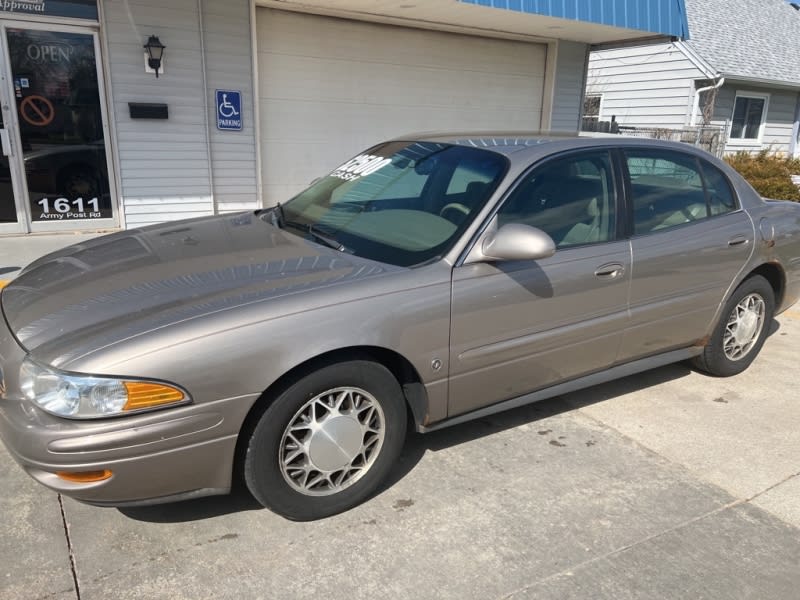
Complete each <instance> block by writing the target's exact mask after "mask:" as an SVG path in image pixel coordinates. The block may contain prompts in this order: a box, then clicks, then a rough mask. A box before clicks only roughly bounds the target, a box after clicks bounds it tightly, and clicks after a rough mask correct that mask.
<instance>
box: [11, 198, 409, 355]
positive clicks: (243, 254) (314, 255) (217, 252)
mask: <svg viewBox="0 0 800 600" xmlns="http://www.w3.org/2000/svg"><path fill="white" fill-rule="evenodd" d="M406 270H407V269H403V268H400V267H393V266H390V265H385V264H382V263H376V262H372V261H369V260H365V259H361V258H358V257H354V256H351V255H348V254H342V253H341V252H338V251H335V250H333V249H329V248H325V247H322V246H319V245H318V244H315V243H312V242H310V241H308V240H306V239H304V238H302V237H300V236H297V235H293V234H291V233H288V232H285V231H283V230H280V229H277V228H276V227H274V226H272V225H270V224H269V223H267V222H265V221H264V220H263V219H262V218H260V217H259V216H257V215H256V214H255V213H252V212H249V213H240V214H235V215H228V216H218V217H207V218H200V219H193V220H188V221H179V222H173V223H166V224H163V225H157V226H153V227H147V228H143V229H138V230H131V231H126V232H121V233H116V234H112V235H108V236H103V237H99V238H95V239H93V240H91V241H88V242H86V243H81V244H78V245H75V246H70V247H68V248H65V249H63V250H61V251H58V252H55V253H53V254H49V255H47V256H45V257H43V258H40V259H39V260H37V261H36V262H34V263H32V264H31V265H29V266H28V267H27V268H26V269H25V270H24V271H23V272H22V273H21V274H20V275H19V277H17V279H15V280H14V281H13V282H12V283H11V284H10V285H9V286H8V287H7V288H6V289H5V290H3V294H2V307H3V312H4V315H5V318H6V320H7V322H8V324H9V326H10V328H11V330H12V332H13V333H14V335H15V336H16V337H17V340H18V341H19V342H20V344H21V345H22V346H23V347H25V348H26V349H27V350H28V351H32V352H34V353H35V354H36V355H37V356H41V357H42V358H45V357H53V356H60V357H62V358H63V359H66V358H67V357H66V356H65V355H64V353H65V352H67V353H69V352H70V351H74V352H78V351H86V350H87V349H89V348H92V347H94V348H98V347H103V346H105V345H108V344H113V343H115V342H117V341H120V340H123V339H127V338H130V337H132V336H137V335H141V334H143V333H147V332H148V331H151V330H154V329H157V328H162V327H165V326H169V325H171V324H175V323H179V322H183V321H186V320H187V319H192V318H198V317H202V316H206V315H209V314H211V313H217V312H220V311H227V310H231V309H235V308H237V307H239V306H242V305H245V304H247V305H250V304H253V303H254V302H266V301H269V300H272V299H275V298H278V297H282V296H287V295H290V294H298V293H309V292H313V291H316V290H319V289H320V288H330V287H331V286H342V285H346V284H348V283H352V282H355V281H363V280H365V279H369V278H375V277H380V276H385V275H386V274H387V273H389V272H394V271H406ZM68 349H72V350H68ZM56 350H58V351H56ZM59 362H61V361H59Z"/></svg>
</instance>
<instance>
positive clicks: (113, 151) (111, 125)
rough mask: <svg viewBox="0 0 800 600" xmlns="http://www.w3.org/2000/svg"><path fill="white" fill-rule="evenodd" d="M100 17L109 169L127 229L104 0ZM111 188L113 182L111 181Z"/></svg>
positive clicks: (119, 214)
mask: <svg viewBox="0 0 800 600" xmlns="http://www.w3.org/2000/svg"><path fill="white" fill-rule="evenodd" d="M97 10H98V13H97V14H98V17H99V19H100V24H101V27H100V29H99V31H98V38H99V39H100V63H101V64H102V75H103V77H102V79H103V82H104V85H105V90H106V93H105V97H104V98H103V99H104V100H105V104H106V106H105V110H106V111H107V113H108V115H109V119H108V144H107V145H108V146H109V149H110V152H107V155H108V156H107V157H106V158H107V160H108V162H109V165H110V167H111V169H110V170H109V178H112V177H113V180H114V183H113V188H112V189H111V192H112V193H113V194H114V195H115V196H116V201H117V209H116V213H115V214H116V216H117V222H118V223H119V227H120V228H121V229H127V222H126V220H125V209H124V206H123V202H122V165H121V163H120V160H119V152H118V151H117V148H119V144H118V143H117V140H118V137H119V136H118V135H117V116H116V114H115V113H114V89H113V86H112V83H111V62H110V58H109V57H110V56H111V52H110V50H109V47H108V36H107V35H105V18H106V17H105V5H104V4H103V2H98V3H97ZM109 188H111V183H110V182H109Z"/></svg>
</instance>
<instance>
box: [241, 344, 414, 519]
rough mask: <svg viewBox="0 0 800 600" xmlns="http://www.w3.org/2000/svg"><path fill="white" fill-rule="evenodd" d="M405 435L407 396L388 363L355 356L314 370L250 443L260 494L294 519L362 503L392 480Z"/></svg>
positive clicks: (248, 457)
mask: <svg viewBox="0 0 800 600" xmlns="http://www.w3.org/2000/svg"><path fill="white" fill-rule="evenodd" d="M405 433H406V411H405V401H404V399H403V393H402V390H401V389H400V385H399V384H398V382H397V380H396V379H395V378H394V376H393V375H392V373H391V372H390V371H389V370H388V369H386V368H385V367H384V366H382V365H380V364H377V363H374V362H370V361H366V360H354V361H348V362H342V363H337V364H333V365H329V366H326V367H323V368H321V369H319V370H317V371H314V372H312V373H310V374H309V375H307V376H306V377H304V378H302V379H300V380H299V381H297V382H296V383H295V384H294V385H291V386H290V387H289V388H288V389H286V390H285V391H284V392H283V393H281V394H280V395H279V396H278V397H277V398H276V399H275V401H274V402H273V403H272V404H271V405H270V407H269V408H268V409H267V410H266V411H265V412H264V414H263V415H262V417H261V419H260V420H259V422H258V424H257V425H256V427H255V429H254V430H253V433H252V434H251V436H250V439H249V441H248V444H247V449H246V453H245V459H244V475H245V482H246V483H247V487H248V489H249V490H250V492H251V493H252V494H253V496H254V497H255V498H256V499H257V500H258V501H259V502H260V503H261V504H263V505H264V506H266V507H267V508H269V509H271V510H272V511H274V512H276V513H278V514H280V515H282V516H284V517H286V518H288V519H292V520H295V521H308V520H313V519H319V518H323V517H327V516H330V515H334V514H337V513H340V512H343V511H345V510H348V509H349V508H352V507H353V506H355V505H357V504H359V503H361V502H363V501H364V500H365V499H366V498H368V497H369V496H370V494H372V493H373V492H374V491H375V490H376V489H377V488H378V486H379V485H380V484H381V482H382V481H383V480H384V479H385V477H386V476H387V474H388V473H389V471H390V470H391V468H392V466H393V465H394V463H395V461H396V460H397V457H398V456H399V454H400V450H401V449H402V446H403V442H404V440H405Z"/></svg>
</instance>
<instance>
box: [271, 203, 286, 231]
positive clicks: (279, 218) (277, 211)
mask: <svg viewBox="0 0 800 600" xmlns="http://www.w3.org/2000/svg"><path fill="white" fill-rule="evenodd" d="M270 219H271V221H272V224H273V225H274V226H275V227H277V228H278V229H283V228H284V227H285V226H286V214H284V212H283V206H281V203H280V202H278V203H277V204H276V205H275V208H273V209H272V213H271V214H270Z"/></svg>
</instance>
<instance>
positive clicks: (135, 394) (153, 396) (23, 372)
mask: <svg viewBox="0 0 800 600" xmlns="http://www.w3.org/2000/svg"><path fill="white" fill-rule="evenodd" d="M19 382H20V387H21V388H22V392H23V393H24V394H25V397H26V398H28V400H30V401H31V402H33V403H34V404H36V405H37V406H38V407H40V408H41V409H42V410H45V411H47V412H49V413H51V414H53V415H56V416H59V417H70V418H73V419H99V418H102V417H111V416H115V415H123V414H129V413H135V412H141V411H143V410H148V409H153V408H159V407H162V406H167V405H171V404H183V403H186V402H189V400H190V399H189V396H188V395H187V394H186V392H184V391H183V390H181V389H179V388H177V387H174V386H171V385H167V384H164V383H161V382H157V381H133V380H131V381H127V380H124V379H113V378H106V377H91V376H88V375H77V374H72V373H62V372H61V371H58V370H56V369H53V368H51V367H45V366H42V365H40V364H38V363H36V362H34V361H32V360H31V359H30V358H26V359H25V360H24V362H23V363H22V367H21V368H20V373H19Z"/></svg>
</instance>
